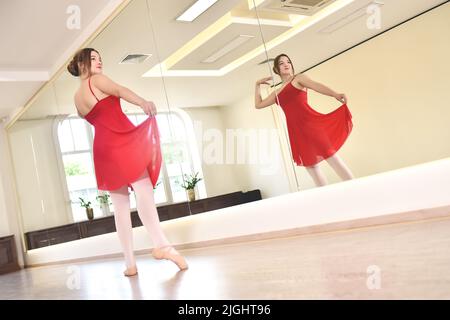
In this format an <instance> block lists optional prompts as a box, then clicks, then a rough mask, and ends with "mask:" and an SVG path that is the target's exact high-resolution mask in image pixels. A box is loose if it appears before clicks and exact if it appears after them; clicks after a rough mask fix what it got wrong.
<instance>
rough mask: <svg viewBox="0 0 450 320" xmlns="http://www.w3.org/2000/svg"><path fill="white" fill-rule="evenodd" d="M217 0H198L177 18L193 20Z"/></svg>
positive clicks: (179, 19)
mask: <svg viewBox="0 0 450 320" xmlns="http://www.w3.org/2000/svg"><path fill="white" fill-rule="evenodd" d="M217 1H218V0H197V1H196V2H195V3H194V4H193V5H192V6H191V7H190V8H189V9H187V10H186V11H185V12H184V13H183V14H181V15H180V16H179V17H178V18H177V20H178V21H187V22H192V21H194V20H195V19H196V18H197V17H198V16H199V15H201V14H202V13H203V12H205V11H206V10H208V8H209V7H211V6H212V5H213V4H214V3H216V2H217Z"/></svg>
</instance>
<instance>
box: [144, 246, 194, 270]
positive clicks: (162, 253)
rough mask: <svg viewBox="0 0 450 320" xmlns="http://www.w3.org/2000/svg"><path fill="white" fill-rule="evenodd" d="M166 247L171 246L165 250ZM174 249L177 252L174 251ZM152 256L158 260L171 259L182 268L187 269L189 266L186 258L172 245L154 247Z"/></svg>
mask: <svg viewBox="0 0 450 320" xmlns="http://www.w3.org/2000/svg"><path fill="white" fill-rule="evenodd" d="M164 248H169V249H168V250H164ZM172 251H174V252H176V253H172ZM152 256H153V258H155V259H157V260H161V259H165V260H170V261H172V262H173V263H175V264H176V265H177V266H178V268H179V269H180V270H185V269H187V268H188V264H187V262H186V260H185V259H184V258H183V256H182V255H180V254H179V253H178V252H177V251H176V250H175V248H173V247H171V246H167V247H161V248H154V249H153V250H152Z"/></svg>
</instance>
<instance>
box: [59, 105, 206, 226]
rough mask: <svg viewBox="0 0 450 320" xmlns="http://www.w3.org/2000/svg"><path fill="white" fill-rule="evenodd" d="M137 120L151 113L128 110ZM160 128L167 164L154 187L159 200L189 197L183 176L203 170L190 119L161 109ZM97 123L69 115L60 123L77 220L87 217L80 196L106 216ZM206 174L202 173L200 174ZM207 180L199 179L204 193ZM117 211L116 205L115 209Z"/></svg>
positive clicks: (98, 214)
mask: <svg viewBox="0 0 450 320" xmlns="http://www.w3.org/2000/svg"><path fill="white" fill-rule="evenodd" d="M127 116H128V118H129V119H130V121H131V122H133V124H135V125H138V124H140V123H142V122H143V121H144V120H145V119H146V118H147V115H145V114H144V113H130V114H127ZM156 119H157V122H158V128H159V132H160V140H161V151H162V155H163V165H162V167H161V173H160V175H159V179H158V182H157V184H156V188H155V189H154V196H155V203H156V204H157V205H158V204H167V203H174V202H181V201H187V194H186V192H185V190H184V189H183V188H182V186H181V185H182V183H183V176H184V175H191V174H193V173H194V172H199V170H195V171H194V168H199V167H200V164H199V163H194V162H195V161H197V162H198V161H199V160H198V159H196V158H195V157H192V155H193V154H194V153H195V152H196V150H192V143H189V141H188V139H195V137H194V136H193V134H188V133H189V132H188V130H187V129H186V128H187V126H186V125H191V124H190V123H188V124H186V122H187V121H190V119H189V118H187V117H186V116H184V117H182V116H180V115H179V114H178V113H177V112H170V113H169V112H159V113H158V114H157V115H156ZM93 137H94V130H93V127H92V126H91V125H90V124H89V123H87V122H86V121H85V120H84V119H80V118H78V117H69V118H66V119H64V120H63V121H61V122H60V123H59V125H58V142H59V147H60V151H61V157H62V163H63V166H64V174H65V177H66V182H67V189H68V193H69V196H70V200H71V209H72V216H73V220H74V221H81V220H86V213H85V209H84V208H83V207H81V206H80V200H79V197H81V198H83V199H85V200H86V201H91V205H92V207H93V208H94V215H95V217H99V216H102V215H103V214H102V210H101V208H100V204H99V203H98V202H97V200H96V197H97V195H98V190H97V185H96V179H95V172H94V163H93V156H92V142H93ZM199 175H200V176H202V173H201V172H200V174H199ZM204 189H205V188H204V181H203V180H202V181H201V182H200V183H199V190H200V192H199V193H200V195H201V196H202V195H205V192H204ZM130 205H131V208H132V209H135V208H136V198H135V195H134V194H133V192H131V196H130ZM112 211H114V209H112Z"/></svg>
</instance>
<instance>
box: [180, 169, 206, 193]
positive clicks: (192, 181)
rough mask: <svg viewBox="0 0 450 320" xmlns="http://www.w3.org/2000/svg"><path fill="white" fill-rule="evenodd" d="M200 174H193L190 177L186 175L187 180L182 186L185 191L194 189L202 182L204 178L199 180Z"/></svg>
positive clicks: (184, 179) (185, 179)
mask: <svg viewBox="0 0 450 320" xmlns="http://www.w3.org/2000/svg"><path fill="white" fill-rule="evenodd" d="M197 176H198V172H196V173H195V174H191V175H190V176H188V175H187V174H185V175H184V177H185V178H183V184H182V185H181V186H182V187H183V188H184V189H186V190H189V189H194V188H195V185H196V184H197V183H198V182H199V181H201V180H202V178H197Z"/></svg>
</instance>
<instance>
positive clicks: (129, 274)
mask: <svg viewBox="0 0 450 320" xmlns="http://www.w3.org/2000/svg"><path fill="white" fill-rule="evenodd" d="M137 273H138V272H137V268H136V267H131V268H127V269H126V270H125V271H124V272H123V275H124V276H125V277H132V276H135V275H137Z"/></svg>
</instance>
